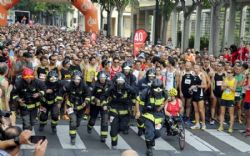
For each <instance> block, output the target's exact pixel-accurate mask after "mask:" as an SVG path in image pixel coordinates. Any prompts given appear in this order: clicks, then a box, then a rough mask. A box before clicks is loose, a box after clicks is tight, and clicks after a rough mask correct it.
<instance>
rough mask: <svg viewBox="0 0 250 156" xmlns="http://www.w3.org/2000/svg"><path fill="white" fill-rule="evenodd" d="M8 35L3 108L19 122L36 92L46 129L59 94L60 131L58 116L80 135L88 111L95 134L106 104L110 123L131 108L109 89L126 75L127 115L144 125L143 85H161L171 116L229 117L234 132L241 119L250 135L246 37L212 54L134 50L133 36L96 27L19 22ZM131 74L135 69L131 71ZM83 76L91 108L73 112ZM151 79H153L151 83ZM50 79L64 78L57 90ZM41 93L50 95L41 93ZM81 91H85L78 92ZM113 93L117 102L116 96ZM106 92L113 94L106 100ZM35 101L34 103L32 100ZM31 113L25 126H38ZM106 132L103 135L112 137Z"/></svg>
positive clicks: (2, 39) (193, 124)
mask: <svg viewBox="0 0 250 156" xmlns="http://www.w3.org/2000/svg"><path fill="white" fill-rule="evenodd" d="M0 35H1V36H0V44H1V45H0V48H1V49H0V62H1V64H0V88H1V105H0V106H1V110H6V111H10V110H11V111H12V112H13V113H12V114H13V115H12V116H11V121H12V124H14V123H15V116H16V115H14V114H17V115H21V116H25V115H24V114H23V112H22V108H21V109H20V107H23V105H25V103H26V104H27V100H28V101H29V100H30V99H32V98H33V99H36V102H37V103H39V105H37V104H36V105H34V107H36V108H37V109H38V110H39V111H38V112H37V111H35V112H33V113H31V114H30V115H31V116H32V117H30V118H33V119H34V120H35V119H39V120H40V121H39V123H40V130H41V131H43V126H45V125H46V121H47V120H48V114H49V113H48V110H49V109H54V108H48V107H47V106H44V105H43V103H46V104H48V102H50V101H51V100H56V102H58V101H60V102H58V103H57V104H56V106H58V107H59V109H60V112H59V113H55V114H53V113H51V120H52V121H51V125H52V131H53V124H54V125H56V124H57V122H58V121H57V120H58V119H64V120H69V119H70V135H71V136H72V138H74V135H75V130H76V129H77V127H78V126H79V124H80V123H79V121H80V119H81V118H82V116H83V118H84V119H85V120H88V129H87V130H88V132H89V133H91V129H92V127H93V126H94V124H95V120H96V118H97V116H98V113H99V111H100V112H101V114H102V117H103V118H108V121H110V122H112V120H113V118H112V119H111V117H110V116H109V115H107V114H112V113H118V114H119V115H121V113H124V112H122V111H120V110H119V111H117V109H118V108H117V107H113V105H112V104H111V106H110V105H109V104H108V103H109V102H110V98H111V96H112V94H116V92H119V91H117V90H112V89H111V90H110V89H109V88H110V86H112V85H113V84H112V83H114V84H116V83H117V84H118V87H119V83H123V80H125V84H126V85H125V88H126V90H127V92H128V96H129V97H131V99H130V100H131V101H130V103H133V104H132V105H131V107H128V111H129V114H130V117H128V118H126V120H130V121H131V120H132V118H133V117H135V118H136V119H137V121H138V125H139V127H138V128H139V130H140V125H143V124H142V123H140V120H139V119H140V118H141V116H142V114H143V113H142V112H140V108H139V107H140V106H138V105H137V104H139V105H140V104H141V101H142V100H141V97H143V96H142V95H141V94H143V90H144V89H145V88H150V87H151V86H150V85H156V88H153V89H155V90H156V89H157V87H161V88H162V89H163V90H164V92H166V93H168V94H169V95H168V96H167V94H166V95H165V94H162V96H163V97H164V98H165V99H164V100H163V101H164V104H163V107H162V108H161V109H162V110H160V111H163V110H165V111H164V112H165V115H166V116H171V112H169V111H177V112H178V113H176V115H177V114H178V115H182V116H183V120H184V121H185V123H186V124H187V126H189V127H190V128H191V129H202V130H204V129H206V125H207V124H211V125H214V124H216V123H218V131H224V125H225V124H227V123H228V124H229V126H227V127H228V129H227V131H228V132H229V133H232V132H233V130H234V123H235V122H238V123H239V124H245V125H247V126H246V134H247V135H250V72H249V68H248V66H249V62H248V54H249V52H250V45H249V44H248V45H243V44H242V45H241V46H240V48H237V47H235V46H231V47H228V48H224V50H223V51H222V52H221V55H220V56H216V57H215V56H213V55H209V54H208V52H207V50H206V49H204V50H203V51H202V52H198V51H195V50H194V49H187V50H186V51H185V52H181V50H180V49H179V48H174V47H173V46H172V44H171V43H168V46H162V45H155V46H152V45H145V46H144V47H143V48H142V49H141V51H140V53H139V55H138V56H137V57H134V56H133V43H132V41H131V40H130V39H123V38H119V37H111V38H106V37H105V36H103V35H97V38H96V39H94V40H93V38H92V34H91V33H86V32H80V31H71V32H68V31H64V30H61V29H60V28H57V27H52V26H41V25H33V26H26V25H18V24H16V25H13V26H9V27H1V28H0ZM119 74H122V75H119ZM130 74H132V75H133V76H131V75H130ZM33 75H34V77H35V79H36V80H37V82H36V84H35V86H36V87H37V88H36V89H37V91H38V92H37V93H34V94H33V95H32V97H30V98H26V101H25V100H24V99H22V98H21V97H22V96H27V95H26V94H25V95H22V93H21V92H25V90H23V89H25V87H26V86H25V85H23V84H22V83H25V82H22V81H21V80H22V79H29V78H33V77H32V76H33ZM128 75H130V76H129V78H128ZM78 79H79V81H83V82H84V83H83V86H82V87H81V88H82V90H79V92H80V93H81V95H79V96H82V97H83V99H82V101H81V100H80V101H81V102H82V103H83V105H82V106H83V109H81V108H79V110H82V111H77V113H76V114H77V115H76V116H75V117H72V116H71V112H72V111H74V110H69V107H67V106H69V105H70V104H69V103H67V102H68V101H70V100H68V101H67V100H65V99H68V96H71V94H74V93H73V92H78V91H77V89H76V88H74V87H73V88H72V86H70V85H68V84H69V83H70V82H71V81H74V82H76V84H77V82H78V81H77V80H78ZM103 79H104V80H103ZM155 79H157V81H156V80H155ZM108 80H109V82H110V84H108V87H107V88H108V89H107V90H105V91H104V92H103V93H102V94H99V93H98V92H99V91H98V89H97V90H96V88H98V87H99V83H100V84H101V83H102V81H108ZM146 80H147V82H148V83H145V81H146ZM158 80H160V82H158ZM47 81H49V82H58V81H60V83H58V84H57V86H56V87H55V88H54V89H51V88H50V89H49V87H50V85H51V84H49V83H47ZM128 81H129V82H128ZM161 83H162V84H161ZM97 84H98V85H97ZM22 87H23V88H22ZM26 90H27V88H26ZM52 92H57V93H58V94H57V95H56V96H55V97H52V98H53V99H50V100H48V98H51V97H49V96H46V95H48V94H51V93H52ZM69 92H71V93H69ZM79 92H78V93H79ZM106 92H108V93H106ZM114 92H115V93H114ZM39 93H40V94H39ZM78 93H76V94H78ZM130 93H131V95H130ZM65 94H66V95H65ZM69 94H70V95H69ZM41 95H43V96H44V97H46V98H47V99H45V100H44V99H43V98H38V97H41ZM76 97H77V95H76V96H74V98H76ZM93 97H94V98H93ZM96 97H98V98H96ZM167 97H168V98H167ZM171 97H179V98H180V99H181V100H178V99H179V98H176V99H177V100H176V104H172V103H171V101H172V100H173V99H172V98H171ZM112 98H113V103H115V102H114V97H112ZM38 99H39V100H38ZM102 99H105V100H103V101H102ZM171 99H172V100H171ZM74 100H76V99H73V101H74ZM76 101H77V100H76ZM111 101H112V100H111ZM127 101H129V100H127ZM32 102H34V101H32ZM32 102H31V103H32ZM54 102H55V101H54ZM71 102H72V101H71ZM105 102H106V103H107V104H106V103H105ZM116 102H117V101H116ZM28 103H29V102H28ZM52 103H53V102H52ZM59 103H60V104H59ZM92 103H94V105H95V106H102V110H99V111H97V109H98V108H95V107H94V106H93V104H92ZM100 103H101V104H100ZM111 103H112V102H111ZM156 103H157V102H155V104H156ZM156 105H157V104H156ZM29 106H30V108H31V109H32V105H29ZM164 107H165V109H164ZM46 110H47V111H46ZM93 110H95V111H93ZM158 111H159V110H158ZM227 111H228V112H227ZM14 112H15V113H14ZM103 114H104V115H103ZM55 115H57V116H55ZM105 115H106V116H105ZM58 116H59V118H58ZM111 116H112V115H111ZM227 117H229V122H228V121H227V120H225V119H228V118H227ZM30 118H28V119H27V118H26V117H24V118H22V119H23V126H24V127H23V128H24V129H30V126H33V125H32V124H31V125H29V124H28V123H27V122H29V121H27V120H31V119H30ZM57 118H58V119H57ZM79 118H80V119H79ZM74 120H77V122H76V125H74V124H73V121H74ZM78 120H79V121H78ZM120 120H122V119H120ZM105 121H106V120H105ZM30 122H32V121H30ZM103 122H104V121H103ZM117 122H119V121H117ZM128 123H129V122H128ZM107 126H108V124H105V125H102V129H101V131H102V132H103V133H102V135H103V136H106V135H107V133H106V131H107V130H106V129H107ZM128 126H129V125H128ZM111 127H113V129H112V130H111V132H110V134H111V136H112V141H117V140H116V137H117V133H118V132H117V131H119V130H115V129H119V128H117V127H115V125H112V124H111ZM125 127H126V126H125ZM127 130H128V129H127V128H124V130H123V132H124V133H125V134H127V133H128V132H127ZM54 131H56V130H55V129H54ZM143 132H144V133H145V131H143V130H142V131H140V134H139V132H138V134H139V135H142V134H143ZM104 138H105V137H104ZM104 138H102V139H101V141H105V140H104ZM74 141H75V140H73V141H72V144H74ZM148 144H149V146H150V145H151V144H150V143H148ZM148 144H147V145H148ZM112 145H113V146H115V145H116V143H113V142H112ZM152 146H153V145H152Z"/></svg>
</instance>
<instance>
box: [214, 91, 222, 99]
mask: <svg viewBox="0 0 250 156" xmlns="http://www.w3.org/2000/svg"><path fill="white" fill-rule="evenodd" d="M213 93H214V96H215V97H216V98H221V96H222V92H218V91H215V90H213Z"/></svg>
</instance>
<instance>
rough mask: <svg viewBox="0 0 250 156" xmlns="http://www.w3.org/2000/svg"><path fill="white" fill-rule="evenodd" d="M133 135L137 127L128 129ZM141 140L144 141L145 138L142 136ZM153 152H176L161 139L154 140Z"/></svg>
mask: <svg viewBox="0 0 250 156" xmlns="http://www.w3.org/2000/svg"><path fill="white" fill-rule="evenodd" d="M130 128H131V129H132V130H133V131H134V132H135V133H137V132H138V128H137V127H130ZM141 138H142V139H143V140H145V137H144V136H143V135H142V136H141ZM154 149H155V150H163V151H175V152H177V150H176V149H175V148H174V147H173V146H171V145H170V144H169V143H168V142H166V141H165V140H164V139H162V138H158V139H156V140H155V147H154Z"/></svg>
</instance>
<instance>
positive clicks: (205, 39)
mask: <svg viewBox="0 0 250 156" xmlns="http://www.w3.org/2000/svg"><path fill="white" fill-rule="evenodd" d="M194 40H195V37H194V35H191V37H190V38H189V48H194ZM208 45H209V38H208V37H207V36H203V37H201V39H200V49H204V48H207V47H208Z"/></svg>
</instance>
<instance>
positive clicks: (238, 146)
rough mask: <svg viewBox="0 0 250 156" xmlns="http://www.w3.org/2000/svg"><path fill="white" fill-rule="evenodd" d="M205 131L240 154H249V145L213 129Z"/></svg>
mask: <svg viewBox="0 0 250 156" xmlns="http://www.w3.org/2000/svg"><path fill="white" fill-rule="evenodd" d="M205 131H206V132H208V133H209V134H211V135H212V136H214V137H216V138H217V139H219V140H221V141H223V142H224V143H226V144H228V145H230V146H232V147H233V148H235V149H237V150H239V151H241V152H250V145H248V144H247V143H245V142H243V141H241V140H239V139H236V138H235V137H233V136H231V135H230V134H228V133H225V132H219V131H217V130H215V129H209V130H208V129H207V130H205Z"/></svg>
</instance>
